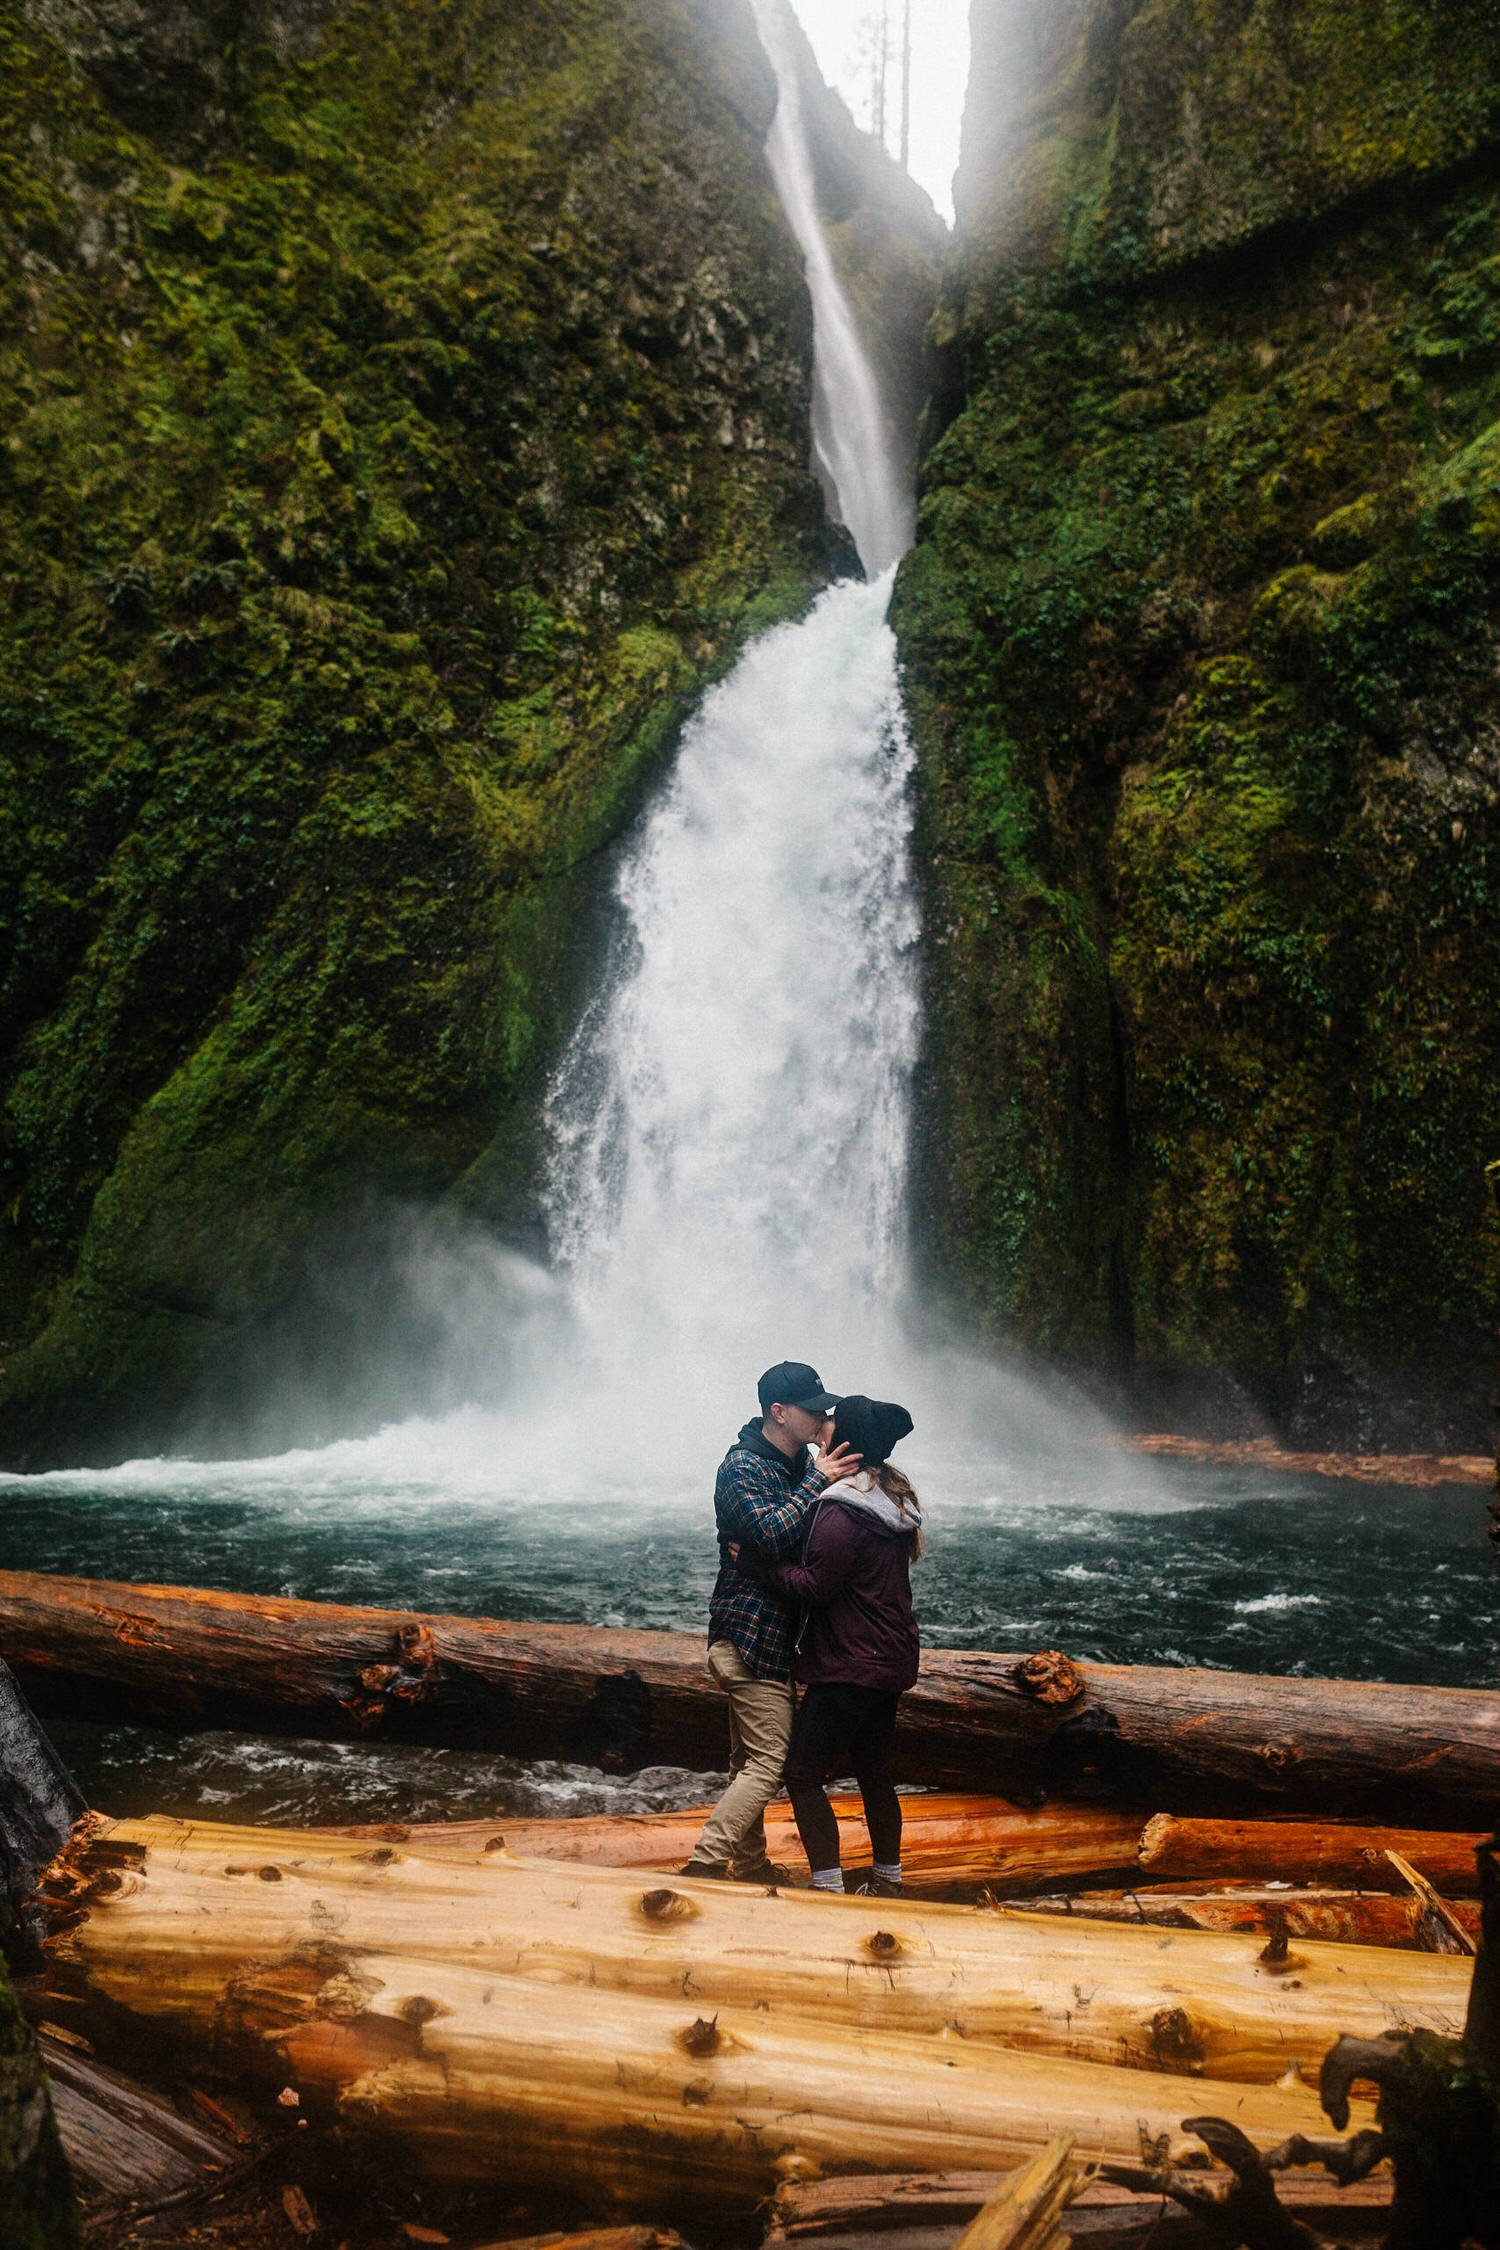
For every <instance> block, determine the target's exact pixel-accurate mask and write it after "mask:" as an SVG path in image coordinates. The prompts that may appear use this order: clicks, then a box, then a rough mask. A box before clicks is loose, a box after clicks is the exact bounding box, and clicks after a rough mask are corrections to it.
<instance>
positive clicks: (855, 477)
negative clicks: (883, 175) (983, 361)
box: [752, 0, 915, 577]
mask: <svg viewBox="0 0 1500 2250" xmlns="http://www.w3.org/2000/svg"><path fill="white" fill-rule="evenodd" d="M752 6H753V7H754V10H755V23H756V28H757V30H758V31H759V33H760V40H761V45H762V46H763V47H764V49H765V51H766V55H767V58H768V59H769V61H770V64H771V68H772V70H773V71H774V72H775V74H776V94H777V101H776V115H775V118H774V119H773V121H772V124H771V130H770V133H769V135H768V136H767V140H766V157H767V160H768V162H769V163H770V167H771V177H772V178H773V179H774V181H775V182H776V192H777V194H778V195H779V196H780V198H781V206H782V209H783V210H784V211H785V213H786V216H787V221H788V223H789V225H790V227H791V229H792V232H793V234H794V235H795V236H796V238H797V241H798V244H799V245H800V247H801V251H802V256H803V259H804V261H805V262H806V267H807V286H808V289H809V292H810V293H811V296H812V305H813V416H812V421H813V447H814V451H815V454H816V457H817V463H818V468H819V470H820V472H821V475H822V479H823V484H824V488H825V490H826V491H828V492H829V494H830V496H831V497H832V499H833V501H834V504H835V506H836V508H837V511H838V513H839V515H840V516H841V517H842V519H843V521H844V522H845V523H846V524H847V525H848V527H849V529H850V531H851V532H852V533H853V535H854V544H855V546H856V547H857V548H858V549H859V558H860V561H861V562H862V563H863V564H864V566H865V569H866V570H867V571H868V572H869V573H870V575H871V577H876V576H878V575H879V573H880V572H881V571H884V570H888V569H889V568H890V567H891V565H892V564H893V563H895V562H899V560H900V558H901V557H902V555H904V554H905V552H906V550H907V548H908V547H909V546H910V545H911V540H912V532H913V529H914V528H915V514H914V510H913V506H912V496H911V493H910V492H909V491H908V490H907V489H906V487H905V484H904V481H903V479H902V478H901V477H900V476H899V475H898V473H897V471H896V468H895V465H894V463H893V461H892V459H891V451H890V444H889V440H888V437H887V431H886V420H885V413H884V409H883V407H882V404H881V398H880V389H879V386H878V384H877V383H876V380H875V373H874V370H873V368H872V367H871V365H870V362H869V359H868V357H867V356H866V353H865V349H864V346H863V345H862V344H861V342H860V340H859V330H858V328H857V327H856V326H855V322H854V315H853V313H852V312H851V311H850V309H849V300H848V298H847V297H846V296H845V294H844V288H843V284H842V283H841V282H840V280H839V277H838V272H837V269H836V268H835V266H834V263H833V257H832V254H831V252H830V251H829V247H828V238H827V236H826V235H825V234H824V232H823V226H822V221H821V220H820V219H819V217H818V207H817V199H816V196H815V194H814V189H813V161H812V152H811V150H810V148H809V146H808V142H807V135H806V132H805V131H804V128H803V121H802V80H801V76H800V73H799V71H798V68H797V48H796V37H797V32H796V25H795V23H794V21H793V18H792V14H791V10H790V8H789V7H788V5H787V0H752Z"/></svg>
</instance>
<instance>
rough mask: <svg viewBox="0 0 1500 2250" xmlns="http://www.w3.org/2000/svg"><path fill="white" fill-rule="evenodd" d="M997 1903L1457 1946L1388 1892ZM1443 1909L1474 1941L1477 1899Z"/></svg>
mask: <svg viewBox="0 0 1500 2250" xmlns="http://www.w3.org/2000/svg"><path fill="white" fill-rule="evenodd" d="M995 1904H996V1905H997V1906H1000V1907H1002V1908H1010V1909H1013V1910H1015V1911H1017V1912H1021V1911H1024V1912H1026V1913H1029V1914H1065V1915H1069V1916H1078V1915H1083V1916H1087V1917H1088V1919H1089V1920H1091V1921H1100V1922H1147V1923H1150V1924H1151V1925H1152V1926H1153V1927H1155V1928H1158V1929H1166V1930H1222V1931H1225V1932H1228V1931H1231V1930H1242V1931H1244V1932H1245V1933H1246V1934H1247V1935H1254V1934H1256V1933H1257V1932H1259V1933H1260V1934H1261V1935H1262V1936H1264V1937H1269V1936H1271V1934H1272V1933H1273V1932H1274V1931H1275V1930H1277V1929H1283V1930H1285V1931H1286V1932H1287V1933H1288V1935H1289V1936H1291V1937H1294V1938H1297V1939H1299V1940H1300V1939H1304V1938H1314V1939H1317V1940H1319V1941H1321V1942H1332V1943H1334V1944H1338V1945H1380V1946H1395V1947H1397V1948H1401V1949H1406V1950H1411V1951H1416V1952H1421V1953H1448V1952H1455V1951H1457V1950H1458V1948H1457V1947H1456V1946H1454V1945H1452V1944H1445V1943H1443V1942H1441V1941H1440V1939H1439V1936H1438V1934H1437V1933H1436V1932H1434V1930H1433V1929H1432V1926H1431V1923H1430V1922H1429V1921H1428V1919H1427V1915H1426V1912H1425V1909H1424V1906H1423V1902H1422V1901H1421V1900H1420V1899H1417V1898H1413V1897H1410V1896H1408V1897H1405V1898H1395V1897H1392V1896H1391V1894H1390V1893H1389V1892H1386V1891H1335V1890H1320V1889H1316V1888H1309V1889H1305V1890H1294V1889H1289V1888H1287V1887H1285V1886H1283V1887H1280V1888H1276V1889H1271V1888H1267V1887H1266V1886H1264V1885H1262V1884H1258V1883H1241V1884H1236V1885H1234V1886H1232V1887H1227V1888H1225V1889H1222V1890H1213V1891H1190V1890H1182V1889H1179V1888H1178V1886H1177V1885H1176V1884H1173V1883H1163V1884H1159V1885H1157V1884H1142V1885H1140V1886H1138V1887H1137V1888H1136V1889H1134V1890H1128V1891H1125V1890H1098V1891H1080V1892H1077V1893H1069V1894H1066V1895H1061V1896H1055V1897H1046V1896H1043V1897H1040V1898H1034V1897H1029V1896H1025V1895H1022V1894H1020V1893H1018V1894H1017V1895H1016V1896H1015V1897H1013V1898H1000V1899H997V1900H996V1901H995ZM1444 1906H1445V1910H1446V1912H1447V1913H1448V1914H1450V1915H1452V1917H1453V1919H1454V1920H1455V1921H1456V1922H1457V1923H1458V1925H1459V1927H1460V1928H1461V1929H1462V1930H1464V1931H1465V1932H1466V1934H1467V1935H1468V1936H1469V1937H1470V1938H1471V1939H1472V1938H1473V1937H1475V1936H1476V1935H1477V1933H1478V1929H1479V1904H1478V1901H1477V1900H1476V1899H1456V1900H1445V1901H1444Z"/></svg>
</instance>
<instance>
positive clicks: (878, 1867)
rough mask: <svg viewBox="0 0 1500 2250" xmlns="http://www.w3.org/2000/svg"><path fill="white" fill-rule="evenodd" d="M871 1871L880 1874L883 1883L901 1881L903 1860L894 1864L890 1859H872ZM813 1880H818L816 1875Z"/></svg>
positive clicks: (873, 1873)
mask: <svg viewBox="0 0 1500 2250" xmlns="http://www.w3.org/2000/svg"><path fill="white" fill-rule="evenodd" d="M870 1873H871V1874H872V1875H878V1876H879V1877H880V1879H881V1881H882V1882H883V1883H899V1882H900V1880H901V1862H900V1860H899V1859H898V1860H897V1861H896V1862H895V1864H894V1865H892V1864H891V1863H890V1862H889V1861H882V1860H878V1859H877V1860H872V1862H871V1864H870ZM813 1881H814V1882H816V1881H817V1877H816V1876H814V1877H813Z"/></svg>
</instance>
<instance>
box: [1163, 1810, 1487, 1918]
mask: <svg viewBox="0 0 1500 2250" xmlns="http://www.w3.org/2000/svg"><path fill="white" fill-rule="evenodd" d="M1483 1841H1484V1838H1483V1836H1482V1835H1479V1834H1477V1833H1474V1832H1472V1831H1464V1832H1462V1833H1460V1834H1457V1835H1454V1834H1452V1833H1451V1832H1445V1831H1444V1830H1442V1829H1426V1828H1370V1827H1360V1826H1356V1825H1353V1824H1352V1823H1346V1822H1340V1821H1332V1820H1322V1821H1312V1820H1182V1819H1179V1818H1178V1817H1177V1816H1176V1815H1174V1814H1171V1813H1156V1814H1154V1815H1153V1817H1152V1818H1151V1819H1150V1820H1148V1821H1147V1822H1146V1824H1145V1827H1144V1828H1143V1829H1142V1830H1141V1841H1140V1851H1139V1855H1138V1856H1139V1860H1140V1866H1141V1872H1142V1874H1143V1875H1147V1876H1149V1877H1150V1879H1151V1880H1152V1881H1153V1882H1157V1883H1162V1882H1166V1881H1168V1880H1169V1879H1170V1880H1171V1881H1174V1882H1178V1883H1183V1884H1190V1883H1198V1882H1202V1883H1218V1882H1223V1881H1226V1880H1228V1879H1230V1878H1235V1877H1240V1876H1246V1877H1254V1878H1255V1879H1257V1880H1258V1881H1260V1882H1265V1883H1272V1882H1286V1883H1328V1884H1334V1885H1341V1884H1350V1885H1353V1886H1354V1887H1355V1888H1357V1889H1360V1890H1374V1891H1399V1890H1402V1889H1404V1888H1405V1885H1404V1884H1403V1882H1402V1880H1401V1877H1400V1876H1399V1875H1398V1874H1397V1872H1396V1870H1395V1868H1394V1867H1393V1866H1392V1865H1391V1863H1390V1860H1389V1859H1388V1858H1387V1856H1386V1855H1387V1853H1389V1852H1393V1851H1394V1852H1400V1853H1401V1854H1402V1856H1403V1857H1404V1858H1406V1859H1409V1860H1411V1861H1412V1862H1413V1864H1414V1865H1415V1866H1416V1867H1417V1869H1418V1870H1419V1871H1420V1873H1422V1874H1423V1875H1425V1876H1426V1878H1427V1880H1428V1882H1429V1883H1431V1884H1432V1886H1433V1888H1434V1889H1435V1890H1439V1891H1442V1892H1444V1893H1445V1894H1446V1895H1447V1896H1449V1897H1452V1898H1472V1897H1474V1896H1475V1895H1476V1894H1477V1892H1478V1889H1479V1869H1478V1862H1477V1859H1476V1857H1475V1855H1476V1853H1477V1852H1478V1850H1479V1846H1480V1845H1481V1844H1482V1843H1483Z"/></svg>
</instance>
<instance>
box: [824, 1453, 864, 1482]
mask: <svg viewBox="0 0 1500 2250" xmlns="http://www.w3.org/2000/svg"><path fill="white" fill-rule="evenodd" d="M863 1458H864V1456H863V1454H860V1453H856V1452H854V1451H853V1450H852V1448H851V1447H849V1446H847V1445H839V1446H833V1447H830V1449H829V1450H828V1452H826V1453H820V1454H819V1455H818V1458H817V1460H816V1461H815V1462H814V1463H813V1467H814V1468H815V1469H816V1470H817V1472H818V1474H819V1476H820V1477H826V1478H827V1479H828V1482H829V1483H830V1484H842V1482H843V1480H844V1478H845V1477H852V1476H853V1475H854V1473H855V1471H856V1470H857V1469H858V1467H859V1465H860V1462H861V1461H862V1460H863Z"/></svg>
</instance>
